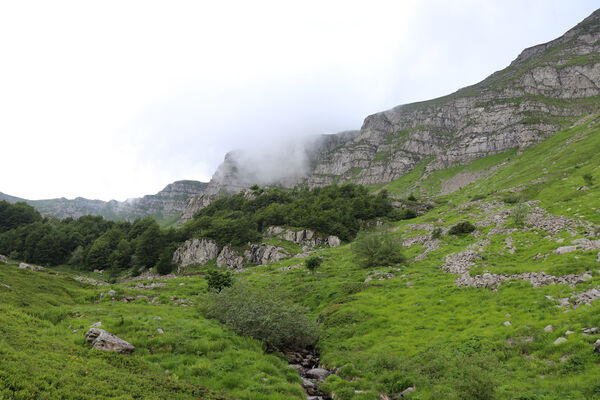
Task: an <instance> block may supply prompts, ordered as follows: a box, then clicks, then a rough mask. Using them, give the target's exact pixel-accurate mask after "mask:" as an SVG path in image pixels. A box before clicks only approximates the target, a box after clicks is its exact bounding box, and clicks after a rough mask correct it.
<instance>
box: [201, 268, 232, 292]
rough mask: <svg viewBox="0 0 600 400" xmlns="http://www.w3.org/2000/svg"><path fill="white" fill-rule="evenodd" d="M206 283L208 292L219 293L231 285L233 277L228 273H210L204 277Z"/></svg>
mask: <svg viewBox="0 0 600 400" xmlns="http://www.w3.org/2000/svg"><path fill="white" fill-rule="evenodd" d="M206 282H207V283H208V289H209V290H215V291H217V292H220V291H221V290H223V289H224V288H226V287H230V286H231V285H233V276H232V275H231V273H230V272H229V271H225V272H219V271H210V272H209V273H208V275H207V276H206Z"/></svg>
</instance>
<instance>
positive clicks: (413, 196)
mask: <svg viewBox="0 0 600 400" xmlns="http://www.w3.org/2000/svg"><path fill="white" fill-rule="evenodd" d="M406 200H408V201H417V198H416V197H415V195H414V193H411V194H410V195H408V197H407V198H406Z"/></svg>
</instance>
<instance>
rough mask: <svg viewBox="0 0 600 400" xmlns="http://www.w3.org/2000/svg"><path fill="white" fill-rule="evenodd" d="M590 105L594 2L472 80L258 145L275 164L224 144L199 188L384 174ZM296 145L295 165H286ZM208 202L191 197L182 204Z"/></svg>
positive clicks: (542, 135) (465, 151)
mask: <svg viewBox="0 0 600 400" xmlns="http://www.w3.org/2000/svg"><path fill="white" fill-rule="evenodd" d="M598 110H600V10H597V11H595V12H594V13H593V14H592V15H590V16H589V17H588V18H586V19H585V20H583V21H582V22H581V23H579V24H578V25H577V26H575V27H574V28H573V29H571V30H569V31H568V32H567V33H565V34H564V35H563V36H561V37H559V38H558V39H555V40H553V41H551V42H548V43H545V44H540V45H538V46H534V47H531V48H528V49H525V50H524V51H523V52H522V53H521V54H520V55H519V56H518V57H517V58H516V59H515V60H514V61H513V62H512V63H511V64H510V65H509V66H508V67H507V68H505V69H503V70H501V71H498V72H496V73H494V74H492V75H491V76H489V77H488V78H486V79H485V80H483V81H482V82H480V83H478V84H475V85H473V86H469V87H466V88H463V89H460V90H458V91H457V92H455V93H453V94H450V95H448V96H444V97H440V98H437V99H434V100H430V101H425V102H420V103H413V104H408V105H402V106H398V107H395V108H393V109H391V110H387V111H384V112H380V113H377V114H373V115H370V116H368V117H367V118H365V120H364V123H363V125H362V127H361V129H360V130H359V131H352V132H344V133H340V134H336V135H323V136H320V137H313V138H310V139H309V140H307V141H306V142H304V143H302V144H300V145H296V146H295V147H294V153H291V152H290V151H289V149H280V148H278V149H276V150H273V151H272V152H271V153H268V152H267V153H266V154H262V155H261V158H262V159H270V158H276V159H280V160H284V161H283V162H282V163H281V165H280V168H279V169H278V171H277V173H276V174H267V175H265V174H261V169H260V165H262V164H261V163H260V160H257V159H256V158H257V157H255V158H254V159H253V158H252V157H249V156H248V154H244V152H232V153H229V154H228V155H227V156H226V157H225V161H224V162H223V163H222V164H221V166H220V167H219V168H218V169H217V171H216V172H215V174H214V176H213V178H212V180H211V182H210V183H209V185H208V188H207V193H211V194H212V195H217V194H219V193H234V192H237V191H239V190H241V189H243V188H245V187H248V186H251V185H253V184H259V185H280V186H284V187H291V186H294V185H296V184H299V183H301V184H308V185H309V186H319V185H327V184H331V183H335V182H354V183H359V184H366V185H369V184H377V183H383V182H389V181H392V180H394V179H397V178H399V177H401V176H402V175H404V174H406V173H408V172H409V171H411V170H412V169H413V168H415V166H417V165H419V164H421V163H426V164H427V165H426V171H432V170H436V169H442V168H445V167H448V166H451V165H457V164H461V163H466V162H468V161H471V160H473V159H476V158H479V157H485V156H488V155H492V154H496V153H500V152H504V151H507V150H510V149H515V148H524V147H527V146H531V145H533V144H536V143H539V142H541V141H542V140H544V139H546V138H548V137H549V136H551V135H553V134H554V133H556V132H557V131H559V130H560V129H561V128H564V127H567V126H569V125H571V124H572V123H573V122H575V121H577V120H578V119H580V118H581V117H583V116H586V115H589V114H592V113H594V112H598ZM299 152H300V153H301V154H304V158H303V160H304V163H303V164H302V167H301V168H298V167H297V166H296V163H292V164H291V166H290V165H286V162H285V161H286V160H296V158H297V155H298V153H299ZM271 169H272V168H271ZM200 200H202V201H200ZM209 202H210V199H208V198H207V197H206V196H205V197H204V198H202V199H198V198H194V197H192V198H191V199H190V200H189V202H188V205H187V207H186V210H185V211H184V214H185V215H188V216H191V215H193V213H194V212H195V211H197V210H198V209H200V208H202V207H204V206H206V204H208V203H209Z"/></svg>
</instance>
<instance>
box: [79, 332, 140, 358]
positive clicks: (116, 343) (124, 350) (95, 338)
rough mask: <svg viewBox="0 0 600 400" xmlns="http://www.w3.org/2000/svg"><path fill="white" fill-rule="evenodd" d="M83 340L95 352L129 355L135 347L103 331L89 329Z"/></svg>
mask: <svg viewBox="0 0 600 400" xmlns="http://www.w3.org/2000/svg"><path fill="white" fill-rule="evenodd" d="M85 340H86V342H87V343H88V344H90V345H92V348H94V349H97V350H104V351H114V352H117V353H119V354H131V353H133V352H134V351H135V346H133V345H132V344H131V343H129V342H127V341H125V340H123V339H121V338H119V337H117V336H115V335H113V334H112V333H109V332H107V331H105V330H104V329H98V328H91V329H90V330H89V331H87V333H86V334H85Z"/></svg>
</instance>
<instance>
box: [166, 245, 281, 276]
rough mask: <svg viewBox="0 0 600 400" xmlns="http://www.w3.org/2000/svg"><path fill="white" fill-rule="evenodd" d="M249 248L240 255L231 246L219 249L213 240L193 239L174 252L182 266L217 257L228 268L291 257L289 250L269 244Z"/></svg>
mask: <svg viewBox="0 0 600 400" xmlns="http://www.w3.org/2000/svg"><path fill="white" fill-rule="evenodd" d="M248 246H249V247H248V249H247V250H246V251H245V252H244V254H243V255H240V254H239V253H238V252H237V251H236V250H234V249H233V248H232V247H231V246H229V245H227V246H224V247H223V248H222V249H219V246H218V245H217V243H216V242H215V241H213V240H206V239H191V240H188V241H186V242H185V243H184V244H182V245H181V246H179V247H178V248H177V250H175V252H174V253H173V262H174V263H175V264H177V265H178V266H179V272H181V268H182V267H185V266H187V265H190V264H200V265H202V264H206V263H207V262H209V261H211V260H214V259H216V261H217V266H219V267H226V268H227V269H235V270H241V269H242V268H243V267H244V264H246V263H253V264H257V265H265V264H269V263H272V262H277V261H281V260H283V259H284V258H288V257H290V255H289V254H288V252H287V251H286V250H285V249H283V248H281V247H277V246H273V245H269V244H249V245H248Z"/></svg>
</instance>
